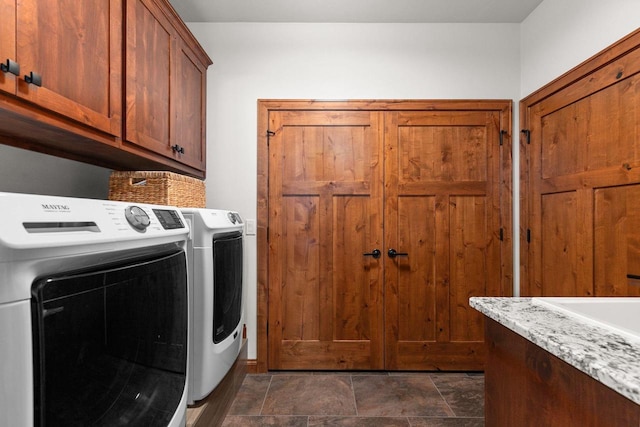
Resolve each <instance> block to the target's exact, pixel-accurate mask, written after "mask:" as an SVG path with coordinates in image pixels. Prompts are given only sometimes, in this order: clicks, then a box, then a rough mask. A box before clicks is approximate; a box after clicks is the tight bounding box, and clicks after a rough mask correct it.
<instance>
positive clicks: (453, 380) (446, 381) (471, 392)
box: [431, 375, 484, 418]
mask: <svg viewBox="0 0 640 427" xmlns="http://www.w3.org/2000/svg"><path fill="white" fill-rule="evenodd" d="M431 379H432V380H433V382H434V384H435V385H436V387H437V388H438V390H439V391H440V393H441V394H442V397H444V399H445V400H446V401H447V404H448V405H449V407H450V408H451V410H452V411H453V412H454V414H455V416H457V417H479V418H482V417H484V376H483V375H472V376H469V375H467V376H464V377H458V376H443V375H438V376H432V377H431Z"/></svg>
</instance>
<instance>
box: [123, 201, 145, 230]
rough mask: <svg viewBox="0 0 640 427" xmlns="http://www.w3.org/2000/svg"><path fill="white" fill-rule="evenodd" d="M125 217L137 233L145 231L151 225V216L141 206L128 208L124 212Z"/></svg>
mask: <svg viewBox="0 0 640 427" xmlns="http://www.w3.org/2000/svg"><path fill="white" fill-rule="evenodd" d="M124 217H125V218H126V219H127V222H128V223H129V225H131V226H132V227H133V228H134V229H135V230H137V231H145V230H146V229H147V227H148V226H149V224H150V223H151V220H150V219H149V215H147V213H146V212H145V211H144V210H143V209H142V208H141V207H139V206H128V207H127V208H126V209H125V210H124Z"/></svg>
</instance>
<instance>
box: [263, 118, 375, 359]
mask: <svg viewBox="0 0 640 427" xmlns="http://www.w3.org/2000/svg"><path fill="white" fill-rule="evenodd" d="M381 126H382V123H381V113H380V112H371V111H331V112H324V111H275V112H270V113H269V131H270V135H271V136H270V138H269V229H268V241H269V266H268V268H269V287H268V292H269V293H268V295H269V308H268V358H269V361H268V363H269V369H276V370H277V369H382V368H383V362H384V360H383V359H384V358H383V293H382V291H383V274H382V271H383V270H382V264H383V262H384V261H385V258H383V257H380V258H374V257H373V256H370V255H364V254H367V253H372V251H373V250H375V249H379V250H380V251H382V250H383V249H384V248H383V244H382V243H383V242H382V229H383V228H382V226H383V224H382V221H383V219H382V214H383V207H382V206H383V203H382V190H383V184H382V163H383V161H382V148H383V145H382V135H383V131H382V128H381Z"/></svg>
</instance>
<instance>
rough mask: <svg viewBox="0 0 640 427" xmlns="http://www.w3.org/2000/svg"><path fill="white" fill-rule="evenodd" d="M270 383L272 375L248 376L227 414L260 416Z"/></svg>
mask: <svg viewBox="0 0 640 427" xmlns="http://www.w3.org/2000/svg"><path fill="white" fill-rule="evenodd" d="M270 383H271V376H270V375H247V376H246V377H245V378H244V381H243V382H242V385H241V386H240V389H239V390H238V393H237V394H236V397H235V399H234V400H233V404H232V405H231V407H230V408H229V411H228V412H227V414H228V415H260V411H261V410H262V404H263V403H264V399H265V397H266V396H267V390H268V389H269V384H270Z"/></svg>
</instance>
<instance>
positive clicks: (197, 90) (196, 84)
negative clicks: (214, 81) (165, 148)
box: [171, 40, 207, 170]
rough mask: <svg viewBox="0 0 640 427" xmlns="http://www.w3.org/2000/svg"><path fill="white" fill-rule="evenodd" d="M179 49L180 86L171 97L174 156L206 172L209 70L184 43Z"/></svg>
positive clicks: (178, 79)
mask: <svg viewBox="0 0 640 427" xmlns="http://www.w3.org/2000/svg"><path fill="white" fill-rule="evenodd" d="M177 47H178V49H177V55H176V73H175V76H176V82H175V84H174V85H173V86H172V87H173V88H175V90H174V92H173V93H172V95H171V99H172V100H173V102H172V106H173V107H174V108H175V126H174V127H173V129H174V130H175V134H174V135H172V141H173V143H172V144H171V145H172V146H175V147H176V149H175V150H173V149H172V154H173V156H175V158H176V160H178V161H180V162H182V163H184V164H187V165H189V166H193V167H194V168H196V169H200V170H204V169H205V164H206V157H205V156H206V153H205V123H206V78H207V69H206V67H205V66H203V65H202V63H201V62H200V61H198V60H197V59H196V58H195V56H194V54H193V52H192V51H191V49H190V48H189V47H187V45H186V44H185V43H184V42H182V41H180V40H178V44H177Z"/></svg>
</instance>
